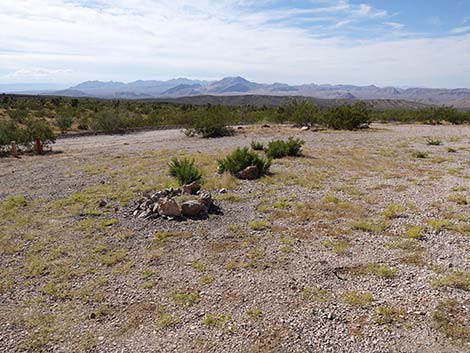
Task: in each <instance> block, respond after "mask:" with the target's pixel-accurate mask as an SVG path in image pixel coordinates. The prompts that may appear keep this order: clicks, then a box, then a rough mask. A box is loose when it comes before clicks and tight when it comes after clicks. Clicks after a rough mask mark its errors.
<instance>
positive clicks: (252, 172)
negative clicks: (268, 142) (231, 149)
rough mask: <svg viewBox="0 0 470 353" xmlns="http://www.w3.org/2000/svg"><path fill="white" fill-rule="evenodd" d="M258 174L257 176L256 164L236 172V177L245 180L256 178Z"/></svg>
mask: <svg viewBox="0 0 470 353" xmlns="http://www.w3.org/2000/svg"><path fill="white" fill-rule="evenodd" d="M258 176H259V171H258V167H256V166H250V167H247V168H245V169H243V170H242V171H241V172H239V173H238V174H237V177H238V178H239V179H245V180H253V179H256V178H258Z"/></svg>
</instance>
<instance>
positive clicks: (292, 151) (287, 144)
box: [266, 137, 305, 158]
mask: <svg viewBox="0 0 470 353" xmlns="http://www.w3.org/2000/svg"><path fill="white" fill-rule="evenodd" d="M304 143H305V142H304V141H302V140H300V139H294V138H293V137H289V139H288V140H287V141H281V140H277V141H271V142H270V143H269V144H268V147H267V148H266V155H267V156H268V157H269V158H282V157H286V156H298V155H299V153H300V150H301V148H302V145H303V144H304Z"/></svg>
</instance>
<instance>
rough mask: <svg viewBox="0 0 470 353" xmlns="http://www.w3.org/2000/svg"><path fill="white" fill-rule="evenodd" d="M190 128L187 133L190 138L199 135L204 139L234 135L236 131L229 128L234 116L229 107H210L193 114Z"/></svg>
mask: <svg viewBox="0 0 470 353" xmlns="http://www.w3.org/2000/svg"><path fill="white" fill-rule="evenodd" d="M191 115H192V116H191V117H190V118H191V119H190V122H189V123H190V126H189V127H188V128H187V129H186V131H185V133H186V135H188V136H195V135H199V136H201V137H204V138H210V137H222V136H230V135H233V133H234V131H233V129H232V128H231V127H229V126H227V125H228V124H229V123H230V122H231V120H232V118H233V116H232V114H231V112H230V110H229V109H228V108H227V107H223V106H209V107H207V109H205V110H197V111H194V112H192V114H191Z"/></svg>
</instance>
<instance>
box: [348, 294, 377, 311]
mask: <svg viewBox="0 0 470 353" xmlns="http://www.w3.org/2000/svg"><path fill="white" fill-rule="evenodd" d="M339 299H340V301H342V302H343V303H346V304H349V305H352V306H359V307H363V308H365V307H368V306H369V305H370V304H372V301H373V300H374V298H373V296H372V294H371V293H369V292H357V291H350V292H345V293H343V294H341V295H340V297H339Z"/></svg>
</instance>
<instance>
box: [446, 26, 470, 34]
mask: <svg viewBox="0 0 470 353" xmlns="http://www.w3.org/2000/svg"><path fill="white" fill-rule="evenodd" d="M466 32H470V26H465V27H457V28H454V29H452V30H451V31H450V33H452V34H462V33H466Z"/></svg>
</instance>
